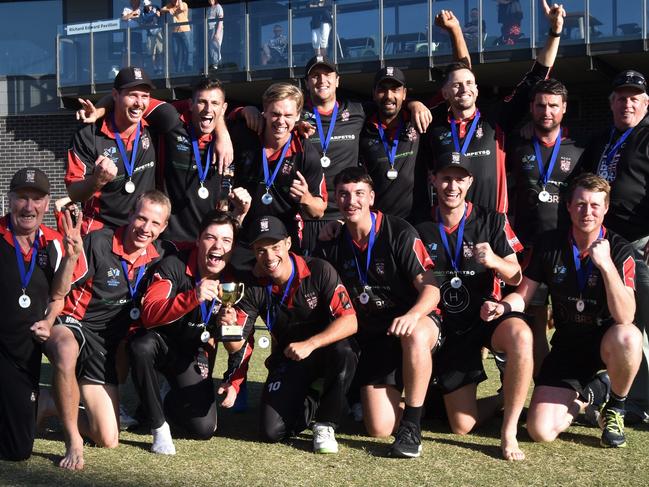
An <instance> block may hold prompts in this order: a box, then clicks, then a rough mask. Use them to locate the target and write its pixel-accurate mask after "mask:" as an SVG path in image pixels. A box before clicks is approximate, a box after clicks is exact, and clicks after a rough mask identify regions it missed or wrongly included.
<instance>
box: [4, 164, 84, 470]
mask: <svg viewBox="0 0 649 487" xmlns="http://www.w3.org/2000/svg"><path fill="white" fill-rule="evenodd" d="M49 194H50V183H49V180H48V179H47V176H46V175H45V173H43V172H42V171H41V170H40V169H36V168H32V167H29V168H24V169H20V170H19V171H17V172H16V173H15V174H14V175H13V177H12V178H11V182H10V184H9V194H8V200H9V201H8V203H9V213H8V214H7V215H5V216H3V217H2V218H0V235H1V237H0V263H1V264H0V265H2V269H3V276H2V282H1V283H0V300H1V303H2V310H3V313H4V316H3V319H2V321H1V322H0V374H1V375H2V381H0V459H2V460H12V461H18V460H25V459H27V458H29V457H30V455H31V453H32V447H33V445H34V435H35V432H36V409H37V404H38V402H39V389H38V382H39V378H40V373H41V344H42V342H43V341H45V340H47V339H48V337H49V334H50V329H51V328H52V325H53V324H54V321H55V319H56V316H57V315H58V313H59V312H60V311H61V309H62V308H63V298H64V297H65V295H66V294H67V292H68V290H69V288H70V278H71V276H72V270H73V269H74V265H75V263H76V259H77V258H78V256H79V253H80V251H81V237H80V235H79V226H80V225H77V226H76V227H75V226H73V225H72V224H71V219H70V216H69V214H68V215H66V224H64V228H65V230H66V232H65V233H66V237H65V239H62V237H61V235H60V234H59V233H57V232H55V231H54V230H52V229H50V228H48V227H46V226H44V225H43V224H42V223H43V217H44V215H45V213H46V212H47V210H48V206H49V201H50V196H49ZM64 242H65V243H64ZM64 245H65V257H64V256H63V251H64Z"/></svg>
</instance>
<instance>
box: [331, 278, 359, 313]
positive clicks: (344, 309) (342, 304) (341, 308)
mask: <svg viewBox="0 0 649 487" xmlns="http://www.w3.org/2000/svg"><path fill="white" fill-rule="evenodd" d="M329 310H330V311H331V316H333V317H334V318H340V317H341V316H347V315H355V314H356V311H355V310H354V307H353V306H352V300H351V299H350V298H349V293H348V292H347V288H346V287H345V286H344V285H342V284H338V285H337V286H336V289H334V294H333V296H332V297H331V301H329Z"/></svg>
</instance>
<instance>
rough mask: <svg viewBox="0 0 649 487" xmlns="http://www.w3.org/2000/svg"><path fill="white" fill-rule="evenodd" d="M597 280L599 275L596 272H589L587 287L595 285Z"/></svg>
mask: <svg viewBox="0 0 649 487" xmlns="http://www.w3.org/2000/svg"><path fill="white" fill-rule="evenodd" d="M598 281H599V277H598V275H597V274H596V273H594V272H591V273H590V275H589V276H588V281H587V284H588V287H595V286H597V282H598Z"/></svg>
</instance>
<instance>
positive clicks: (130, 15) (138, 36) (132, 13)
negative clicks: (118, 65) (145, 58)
mask: <svg viewBox="0 0 649 487" xmlns="http://www.w3.org/2000/svg"><path fill="white" fill-rule="evenodd" d="M141 15H142V9H141V8H140V0H131V1H130V7H124V10H122V17H121V18H122V20H123V21H124V22H126V26H127V27H128V28H129V29H130V32H131V52H132V53H133V54H134V55H135V59H132V61H133V64H137V65H138V66H141V65H142V32H141V31H139V30H137V28H138V27H139V26H140V24H139V21H140V16H141ZM125 51H126V49H125ZM127 59H128V58H127V57H126V56H124V60H123V61H122V65H127V64H128V62H127Z"/></svg>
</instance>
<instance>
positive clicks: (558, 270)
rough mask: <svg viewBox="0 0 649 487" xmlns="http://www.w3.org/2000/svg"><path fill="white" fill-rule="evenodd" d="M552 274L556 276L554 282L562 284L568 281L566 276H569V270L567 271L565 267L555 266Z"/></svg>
mask: <svg viewBox="0 0 649 487" xmlns="http://www.w3.org/2000/svg"><path fill="white" fill-rule="evenodd" d="M552 274H553V275H554V278H553V280H554V282H556V283H557V284H560V283H562V282H563V281H565V280H566V276H567V275H568V269H566V266H565V265H555V266H554V268H553V269H552Z"/></svg>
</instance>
